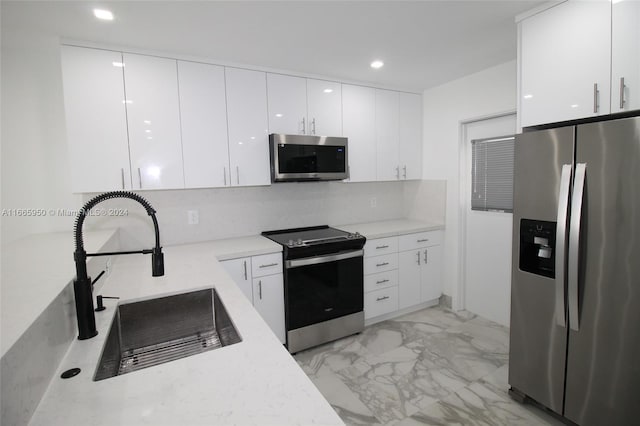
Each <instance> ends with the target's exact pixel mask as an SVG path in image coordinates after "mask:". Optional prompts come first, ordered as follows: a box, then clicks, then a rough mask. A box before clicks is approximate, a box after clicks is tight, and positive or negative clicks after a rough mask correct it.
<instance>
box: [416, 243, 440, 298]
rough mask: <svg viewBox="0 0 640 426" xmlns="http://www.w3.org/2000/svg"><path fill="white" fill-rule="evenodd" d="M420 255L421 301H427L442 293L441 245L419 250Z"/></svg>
mask: <svg viewBox="0 0 640 426" xmlns="http://www.w3.org/2000/svg"><path fill="white" fill-rule="evenodd" d="M420 252H421V255H422V276H421V282H422V291H421V294H422V302H428V301H430V300H434V299H437V298H439V297H440V296H441V295H442V266H441V265H442V246H433V247H427V248H423V249H421V250H420Z"/></svg>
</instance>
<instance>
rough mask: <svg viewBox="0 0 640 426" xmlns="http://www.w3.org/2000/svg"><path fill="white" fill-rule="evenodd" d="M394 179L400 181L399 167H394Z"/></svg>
mask: <svg viewBox="0 0 640 426" xmlns="http://www.w3.org/2000/svg"><path fill="white" fill-rule="evenodd" d="M396 179H398V180H400V166H398V167H396Z"/></svg>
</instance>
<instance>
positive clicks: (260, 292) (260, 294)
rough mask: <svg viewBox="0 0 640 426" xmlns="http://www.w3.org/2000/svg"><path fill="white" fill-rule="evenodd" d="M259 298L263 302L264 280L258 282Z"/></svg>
mask: <svg viewBox="0 0 640 426" xmlns="http://www.w3.org/2000/svg"><path fill="white" fill-rule="evenodd" d="M258 296H259V297H260V300H262V280H259V281H258Z"/></svg>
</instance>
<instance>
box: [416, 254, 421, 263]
mask: <svg viewBox="0 0 640 426" xmlns="http://www.w3.org/2000/svg"><path fill="white" fill-rule="evenodd" d="M416 254H417V255H418V265H419V264H420V252H417V253H416Z"/></svg>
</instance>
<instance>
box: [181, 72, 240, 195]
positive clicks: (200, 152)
mask: <svg viewBox="0 0 640 426" xmlns="http://www.w3.org/2000/svg"><path fill="white" fill-rule="evenodd" d="M178 86H179V89H180V118H181V124H182V126H181V127H182V155H183V160H184V185H185V187H187V188H207V187H221V186H227V184H228V183H229V180H230V178H229V174H228V172H229V146H228V140H227V103H226V100H225V97H226V93H225V87H224V67H220V66H216V65H208V64H200V63H196V62H184V61H178Z"/></svg>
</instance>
